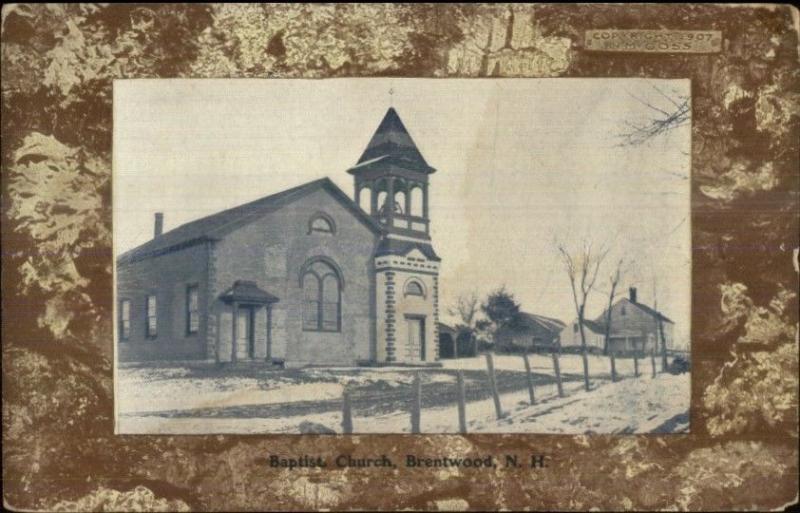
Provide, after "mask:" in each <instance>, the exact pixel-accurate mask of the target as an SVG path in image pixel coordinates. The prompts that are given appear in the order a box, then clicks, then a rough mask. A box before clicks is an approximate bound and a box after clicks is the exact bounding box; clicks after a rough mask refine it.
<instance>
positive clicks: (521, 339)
mask: <svg viewBox="0 0 800 513" xmlns="http://www.w3.org/2000/svg"><path fill="white" fill-rule="evenodd" d="M564 326H565V325H564V323H563V322H562V321H560V320H558V319H553V318H552V317H545V316H543V315H536V314H532V313H527V312H520V316H519V319H518V320H517V322H515V323H514V324H513V325H510V326H506V327H503V328H500V329H498V330H497V332H496V333H495V335H494V343H495V346H496V347H497V349H499V350H504V351H514V350H521V349H526V350H537V349H552V348H553V347H555V346H557V344H558V339H559V336H560V335H561V332H562V331H563V330H564Z"/></svg>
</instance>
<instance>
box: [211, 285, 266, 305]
mask: <svg viewBox="0 0 800 513" xmlns="http://www.w3.org/2000/svg"><path fill="white" fill-rule="evenodd" d="M219 297H220V299H222V300H223V301H241V302H250V303H277V302H278V301H279V299H278V297H277V296H273V295H272V294H270V293H269V292H267V291H266V290H263V289H260V288H258V285H256V282H254V281H248V280H236V281H235V282H234V283H233V286H232V287H231V288H229V289H228V290H226V291H225V292H223V293H222V294H220V296H219Z"/></svg>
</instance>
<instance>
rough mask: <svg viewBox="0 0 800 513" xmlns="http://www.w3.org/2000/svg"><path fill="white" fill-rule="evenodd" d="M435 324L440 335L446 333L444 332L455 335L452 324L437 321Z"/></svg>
mask: <svg viewBox="0 0 800 513" xmlns="http://www.w3.org/2000/svg"><path fill="white" fill-rule="evenodd" d="M436 326H437V327H438V328H439V334H440V335H441V334H442V333H446V334H448V335H450V336H455V334H456V329H455V328H453V327H452V326H450V325H447V324H445V323H443V322H437V323H436Z"/></svg>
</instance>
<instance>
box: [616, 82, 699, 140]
mask: <svg viewBox="0 0 800 513" xmlns="http://www.w3.org/2000/svg"><path fill="white" fill-rule="evenodd" d="M652 87H653V89H654V90H655V91H656V92H657V93H658V94H659V95H660V96H661V97H662V99H663V101H662V102H661V103H659V104H656V103H655V102H652V101H648V100H645V99H642V98H639V97H638V96H634V95H632V94H631V96H632V97H633V98H634V99H636V100H637V101H638V102H639V103H641V104H642V105H644V106H645V107H647V108H648V109H650V112H651V114H652V116H651V117H649V118H648V119H647V120H645V121H642V122H632V121H623V124H624V125H625V129H624V130H623V131H622V133H620V134H619V138H620V140H621V141H620V143H619V144H618V146H638V145H640V144H643V143H645V142H647V141H649V140H650V139H652V138H654V137H657V136H659V135H661V134H664V133H666V132H669V131H670V130H673V129H675V128H678V127H680V126H683V125H685V124H687V123H689V121H690V120H691V115H692V104H691V98H689V97H688V96H681V95H670V94H667V93H665V92H664V91H663V90H661V88H659V87H658V86H657V85H655V84H652Z"/></svg>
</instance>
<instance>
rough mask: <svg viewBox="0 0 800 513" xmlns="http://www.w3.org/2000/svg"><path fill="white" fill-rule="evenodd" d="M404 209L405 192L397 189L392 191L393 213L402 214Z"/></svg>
mask: <svg viewBox="0 0 800 513" xmlns="http://www.w3.org/2000/svg"><path fill="white" fill-rule="evenodd" d="M405 210H406V193H405V192H404V191H397V192H395V193H394V213H395V214H403V213H405Z"/></svg>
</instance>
